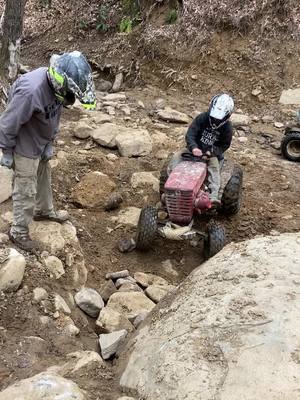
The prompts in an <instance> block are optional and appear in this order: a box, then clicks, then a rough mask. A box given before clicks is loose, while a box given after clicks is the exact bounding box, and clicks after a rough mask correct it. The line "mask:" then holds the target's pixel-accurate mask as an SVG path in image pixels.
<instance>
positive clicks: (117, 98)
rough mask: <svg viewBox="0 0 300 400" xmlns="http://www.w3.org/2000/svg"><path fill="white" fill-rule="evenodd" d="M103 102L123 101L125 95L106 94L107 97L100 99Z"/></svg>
mask: <svg viewBox="0 0 300 400" xmlns="http://www.w3.org/2000/svg"><path fill="white" fill-rule="evenodd" d="M102 100H103V101H119V102H122V101H125V100H126V95H125V93H108V94H107V95H105V96H103V97H102Z"/></svg>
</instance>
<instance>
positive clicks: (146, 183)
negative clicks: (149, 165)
mask: <svg viewBox="0 0 300 400" xmlns="http://www.w3.org/2000/svg"><path fill="white" fill-rule="evenodd" d="M154 173H155V172H154ZM130 183H131V186H132V188H133V189H137V188H143V187H146V188H147V187H152V189H153V190H154V191H155V192H158V191H159V180H158V178H157V177H156V176H154V175H153V172H134V173H133V174H132V176H131V180H130Z"/></svg>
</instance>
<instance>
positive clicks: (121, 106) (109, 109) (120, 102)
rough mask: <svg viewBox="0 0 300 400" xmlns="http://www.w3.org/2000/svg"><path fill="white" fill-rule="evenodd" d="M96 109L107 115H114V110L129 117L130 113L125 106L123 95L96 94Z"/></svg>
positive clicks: (124, 96)
mask: <svg viewBox="0 0 300 400" xmlns="http://www.w3.org/2000/svg"><path fill="white" fill-rule="evenodd" d="M98 109H100V110H103V111H104V112H106V113H107V114H108V115H116V110H120V111H122V112H123V113H124V114H125V115H127V116H129V115H130V113H131V111H130V108H129V106H128V105H127V104H126V94H125V93H121V92H120V93H99V94H98Z"/></svg>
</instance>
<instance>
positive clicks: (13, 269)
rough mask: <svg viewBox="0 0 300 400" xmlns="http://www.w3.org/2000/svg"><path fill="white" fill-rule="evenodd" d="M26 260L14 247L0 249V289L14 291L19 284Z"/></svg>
mask: <svg viewBox="0 0 300 400" xmlns="http://www.w3.org/2000/svg"><path fill="white" fill-rule="evenodd" d="M25 266H26V261H25V258H24V256H23V255H22V254H20V253H19V252H18V251H17V250H15V249H10V248H7V249H0V291H3V292H10V291H15V290H17V289H18V287H19V286H20V285H21V283H22V280H23V276H24V272H25Z"/></svg>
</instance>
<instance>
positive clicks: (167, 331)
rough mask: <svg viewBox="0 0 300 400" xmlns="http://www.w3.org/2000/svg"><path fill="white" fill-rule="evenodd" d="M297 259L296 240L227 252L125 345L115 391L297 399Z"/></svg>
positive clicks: (169, 399)
mask: <svg viewBox="0 0 300 400" xmlns="http://www.w3.org/2000/svg"><path fill="white" fill-rule="evenodd" d="M299 254H300V233H286V234H282V235H278V236H269V237H257V238H254V239H251V240H248V241H245V242H242V243H231V244H229V245H227V246H226V247H225V248H224V249H223V250H222V251H221V252H220V253H218V254H217V255H216V256H215V257H213V258H211V259H210V260H208V261H207V262H206V263H205V266H203V265H202V266H200V267H199V268H197V269H195V270H194V271H193V272H192V274H191V275H190V276H189V277H188V278H187V279H186V280H185V281H184V282H183V283H182V284H181V285H180V286H179V290H178V291H176V293H175V294H174V297H173V298H172V302H166V303H165V304H164V305H162V306H161V307H159V306H158V307H157V308H156V311H155V312H154V313H153V318H151V320H149V323H148V324H147V323H146V324H143V327H142V328H140V329H139V331H138V334H137V335H134V337H133V338H132V339H130V340H129V342H128V345H126V349H125V351H123V353H122V358H123V360H122V362H123V365H124V371H123V373H122V376H121V382H120V384H121V387H122V388H123V389H124V390H125V391H126V392H129V391H130V392H132V393H133V392H134V393H135V394H136V397H137V398H144V399H147V400H157V399H158V398H160V399H164V400H182V399H185V400H195V399H200V398H201V399H207V400H210V399H222V400H239V399H241V398H246V399H251V400H252V399H264V400H274V399H276V397H277V398H278V393H284V395H283V396H284V398H285V399H287V400H293V399H295V393H297V391H298V389H299V381H300V368H299V338H298V335H297V334H295V333H296V332H299V331H300V309H299V300H300V295H299V283H300V282H299V278H298V277H299ZM233 265H234V268H232V266H233ZM126 350H127V351H126ZM174 382H176V385H174ZM279 397H280V396H279ZM296 397H297V396H296Z"/></svg>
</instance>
